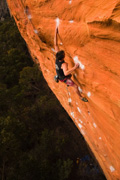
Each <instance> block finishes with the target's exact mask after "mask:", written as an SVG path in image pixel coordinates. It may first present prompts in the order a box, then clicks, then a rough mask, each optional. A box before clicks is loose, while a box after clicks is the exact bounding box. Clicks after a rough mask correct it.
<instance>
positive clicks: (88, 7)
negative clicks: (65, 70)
mask: <svg viewBox="0 0 120 180" xmlns="http://www.w3.org/2000/svg"><path fill="white" fill-rule="evenodd" d="M7 1H8V5H9V8H10V10H11V14H12V15H13V17H14V18H15V21H16V23H17V25H18V28H19V31H20V32H21V35H22V37H23V38H24V39H25V41H26V43H27V45H28V48H29V51H30V53H31V56H32V57H33V59H34V61H35V62H37V63H39V64H40V68H41V70H42V72H43V75H44V77H45V79H46V81H47V83H48V85H49V87H50V88H51V89H52V91H53V92H54V94H55V95H56V97H57V98H58V99H59V101H60V103H61V104H62V106H63V107H64V108H65V110H66V111H67V112H68V114H69V115H70V117H71V118H72V119H73V121H74V123H75V125H76V126H77V128H78V129H79V130H80V132H81V133H82V134H83V136H84V138H85V140H86V141H87V143H88V144H89V146H90V148H91V150H92V151H93V153H94V155H95V157H96V159H97V160H98V162H99V164H100V166H101V168H102V169H103V171H104V173H105V176H106V178H107V179H108V180H120V171H119V169H120V67H119V64H120V24H119V22H120V1H118V0H109V1H108V0H96V1H94V0H63V1H61V0H32V1H30V0H7ZM56 18H59V19H60V24H59V33H60V39H59V46H60V48H61V49H63V50H65V53H66V57H65V60H66V61H67V62H68V64H69V68H71V67H72V66H73V65H74V63H75V62H79V63H80V68H79V69H77V70H76V71H75V72H74V73H73V76H72V79H73V80H74V81H75V82H76V83H77V84H78V86H79V90H82V93H83V94H84V96H86V97H87V98H88V100H89V102H88V103H84V102H82V101H81V100H80V99H79V97H78V95H77V94H76V93H75V92H74V89H73V88H72V87H68V88H67V87H66V85H65V84H64V83H61V82H59V83H55V82H54V76H55V74H56V73H55V52H54V43H53V41H54V33H55V26H56V21H55V20H56Z"/></svg>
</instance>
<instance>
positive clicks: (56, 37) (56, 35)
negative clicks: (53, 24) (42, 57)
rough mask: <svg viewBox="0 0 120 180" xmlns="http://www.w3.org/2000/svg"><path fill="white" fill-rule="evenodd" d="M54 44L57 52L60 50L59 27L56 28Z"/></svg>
mask: <svg viewBox="0 0 120 180" xmlns="http://www.w3.org/2000/svg"><path fill="white" fill-rule="evenodd" d="M54 46H55V52H56V53H57V52H58V51H60V50H59V46H58V28H56V30H55V37H54Z"/></svg>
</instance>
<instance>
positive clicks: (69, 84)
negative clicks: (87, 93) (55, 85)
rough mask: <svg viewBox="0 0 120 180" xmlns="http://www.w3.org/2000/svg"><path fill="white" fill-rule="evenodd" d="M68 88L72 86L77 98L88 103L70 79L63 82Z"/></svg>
mask: <svg viewBox="0 0 120 180" xmlns="http://www.w3.org/2000/svg"><path fill="white" fill-rule="evenodd" d="M65 83H66V84H67V85H68V86H72V87H74V91H75V92H76V93H77V94H78V96H79V97H80V99H81V100H82V101H84V102H88V100H87V99H86V98H85V97H82V95H81V93H80V91H79V89H78V86H77V84H75V83H74V81H72V80H71V79H67V80H66V82H65Z"/></svg>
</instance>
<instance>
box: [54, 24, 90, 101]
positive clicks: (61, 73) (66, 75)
mask: <svg viewBox="0 0 120 180" xmlns="http://www.w3.org/2000/svg"><path fill="white" fill-rule="evenodd" d="M58 34H59V32H58V27H57V28H56V30H55V38H54V45H55V52H56V62H55V68H56V73H57V75H58V77H59V81H61V82H64V83H66V84H67V86H72V87H73V88H74V90H75V92H76V93H77V94H78V95H79V97H80V99H81V100H82V101H84V102H87V101H88V100H87V99H86V98H85V97H82V95H81V93H80V91H79V90H78V86H77V84H75V82H74V81H72V79H71V76H72V75H71V73H72V72H73V71H74V70H76V69H77V68H79V64H75V66H74V67H72V68H71V69H68V63H66V62H65V61H64V58H65V52H64V51H63V50H60V49H59V46H58Z"/></svg>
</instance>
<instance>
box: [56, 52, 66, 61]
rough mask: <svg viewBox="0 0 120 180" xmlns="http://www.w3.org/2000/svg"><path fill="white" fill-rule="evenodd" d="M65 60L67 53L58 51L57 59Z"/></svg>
mask: <svg viewBox="0 0 120 180" xmlns="http://www.w3.org/2000/svg"><path fill="white" fill-rule="evenodd" d="M64 58H65V52H64V51H63V50H62V51H58V52H57V54H56V59H57V60H64Z"/></svg>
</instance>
